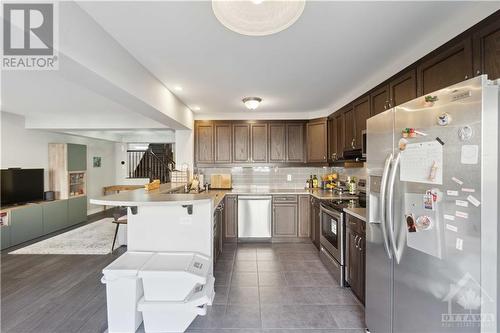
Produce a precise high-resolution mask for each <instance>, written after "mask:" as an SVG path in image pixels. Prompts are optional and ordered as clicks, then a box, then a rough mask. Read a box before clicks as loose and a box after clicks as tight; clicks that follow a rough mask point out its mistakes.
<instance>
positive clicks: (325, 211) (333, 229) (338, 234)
mask: <svg viewBox="0 0 500 333" xmlns="http://www.w3.org/2000/svg"><path fill="white" fill-rule="evenodd" d="M343 222H344V221H343V213H341V212H339V211H337V210H334V209H331V208H328V207H325V206H323V205H321V213H320V224H321V233H320V242H321V245H322V246H323V247H324V248H325V249H326V250H327V251H328V252H329V253H330V254H331V255H332V256H333V258H334V259H335V260H337V262H338V263H339V264H340V265H342V266H343V265H344V223H343Z"/></svg>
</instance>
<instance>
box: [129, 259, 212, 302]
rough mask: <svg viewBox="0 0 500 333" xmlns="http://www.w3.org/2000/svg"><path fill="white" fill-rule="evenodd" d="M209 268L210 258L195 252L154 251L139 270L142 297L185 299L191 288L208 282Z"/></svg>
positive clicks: (166, 299) (160, 299)
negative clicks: (142, 291)
mask: <svg viewBox="0 0 500 333" xmlns="http://www.w3.org/2000/svg"><path fill="white" fill-rule="evenodd" d="M210 267H211V261H210V259H209V258H207V257H205V256H202V255H199V254H196V253H181V252H168V253H165V252H163V253H155V254H154V255H153V256H152V257H151V259H150V260H148V262H147V263H146V264H145V265H144V266H143V267H142V268H141V270H140V271H139V277H140V278H141V279H142V284H143V287H144V299H145V300H146V301H184V300H185V299H186V297H187V296H188V295H189V294H190V293H191V292H192V290H193V288H195V287H196V286H197V285H205V284H206V283H207V279H208V276H209V274H210V272H211V271H210ZM210 275H211V274H210Z"/></svg>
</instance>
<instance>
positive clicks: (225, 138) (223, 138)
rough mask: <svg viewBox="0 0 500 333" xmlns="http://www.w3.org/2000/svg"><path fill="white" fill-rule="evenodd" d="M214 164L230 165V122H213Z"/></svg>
mask: <svg viewBox="0 0 500 333" xmlns="http://www.w3.org/2000/svg"><path fill="white" fill-rule="evenodd" d="M214 131H215V163H221V164H223V163H231V162H232V158H231V155H232V154H231V153H232V152H231V150H232V149H231V147H232V144H231V142H232V134H231V132H232V126H231V123H230V122H215V123H214Z"/></svg>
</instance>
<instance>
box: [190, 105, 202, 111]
mask: <svg viewBox="0 0 500 333" xmlns="http://www.w3.org/2000/svg"><path fill="white" fill-rule="evenodd" d="M191 110H193V111H200V110H201V108H200V107H199V106H193V107H192V108H191Z"/></svg>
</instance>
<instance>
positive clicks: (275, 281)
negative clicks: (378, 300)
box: [1, 244, 364, 333]
mask: <svg viewBox="0 0 500 333" xmlns="http://www.w3.org/2000/svg"><path fill="white" fill-rule="evenodd" d="M123 252H124V249H123V248H120V249H119V250H117V251H115V253H114V254H113V255H105V256H96V255H92V256H80V255H78V256H76V255H8V254H2V256H1V259H2V263H1V269H2V272H1V277H2V281H1V287H2V290H1V301H2V304H1V306H2V307H1V314H2V318H1V319H2V320H1V328H2V330H1V331H2V332H4V333H7V332H11V333H27V332H37V333H55V332H61V333H63V332H64V333H69V332H99V333H101V332H104V331H105V330H106V327H107V324H106V294H105V286H104V285H102V284H101V283H100V278H101V270H102V268H103V267H105V266H106V265H107V264H108V263H110V262H111V261H113V260H114V259H115V258H116V257H117V256H119V255H120V254H121V253H123ZM215 277H216V299H215V302H214V303H215V304H214V305H213V306H212V307H211V308H209V311H208V314H207V315H206V316H204V317H198V318H197V319H196V320H195V322H193V324H192V325H191V327H190V331H201V332H224V331H228V332H249V333H253V332H276V333H278V332H280V333H284V332H294V333H299V332H310V333H312V332H315V333H317V332H322V333H326V332H332V333H333V332H335V333H358V332H364V329H362V328H363V327H364V323H363V309H362V307H361V306H360V305H359V303H358V301H357V300H356V299H355V298H354V297H353V296H352V294H351V292H350V291H349V290H348V289H341V288H340V287H338V286H337V284H336V282H335V281H334V280H333V279H332V278H331V277H330V275H329V274H328V273H327V271H326V270H325V268H324V266H323V265H322V263H321V262H320V261H319V258H318V254H317V250H316V249H315V248H314V247H313V245H312V244H273V245H271V244H258V245H256V244H254V245H240V246H238V247H236V246H235V245H231V244H229V245H226V246H225V251H224V254H223V257H222V259H221V260H220V261H219V262H218V264H217V266H216V271H215ZM142 330H143V329H142V327H141V329H140V331H142Z"/></svg>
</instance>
